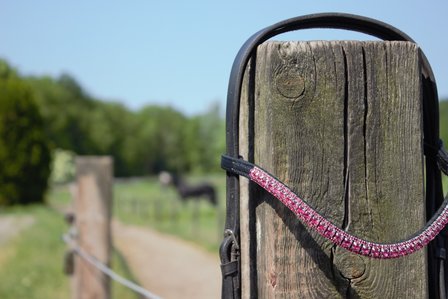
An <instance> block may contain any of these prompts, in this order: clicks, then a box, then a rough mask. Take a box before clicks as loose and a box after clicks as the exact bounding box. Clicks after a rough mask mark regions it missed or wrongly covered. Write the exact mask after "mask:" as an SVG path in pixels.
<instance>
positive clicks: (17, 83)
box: [0, 65, 51, 205]
mask: <svg viewBox="0 0 448 299" xmlns="http://www.w3.org/2000/svg"><path fill="white" fill-rule="evenodd" d="M0 66H1V67H0V165H1V167H0V205H15V204H29V203H36V202H43V201H44V194H45V191H46V189H47V186H48V177H49V174H50V167H49V165H50V160H51V156H50V149H49V145H48V138H47V137H46V135H45V132H44V127H43V121H42V118H41V115H40V113H39V110H38V108H37V106H36V104H35V103H34V99H33V96H32V93H31V91H30V89H29V88H28V87H27V85H26V84H25V83H24V82H23V81H22V80H20V78H18V77H17V76H16V75H15V74H14V73H12V72H11V71H5V70H7V69H6V68H5V67H4V65H0Z"/></svg>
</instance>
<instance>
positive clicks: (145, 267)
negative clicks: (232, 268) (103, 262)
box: [112, 221, 221, 299]
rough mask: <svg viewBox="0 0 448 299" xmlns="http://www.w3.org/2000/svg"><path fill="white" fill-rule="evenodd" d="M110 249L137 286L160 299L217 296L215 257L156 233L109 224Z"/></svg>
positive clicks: (217, 270) (217, 282) (216, 259)
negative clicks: (110, 227)
mask: <svg viewBox="0 0 448 299" xmlns="http://www.w3.org/2000/svg"><path fill="white" fill-rule="evenodd" d="M112 230H113V239H114V246H115V247H116V248H117V249H118V250H119V251H120V252H121V254H122V255H123V256H124V258H125V259H126V262H127V263H128V265H129V267H130V269H131V271H132V273H133V274H134V275H135V277H136V278H137V279H138V283H139V284H140V285H141V286H143V287H144V288H146V289H148V290H149V291H151V292H152V293H154V294H156V295H158V296H160V297H162V298H164V299H170V298H173V299H177V298H186V299H188V298H194V299H201V298H204V299H213V298H219V297H220V285H221V281H220V279H221V278H220V275H221V274H220V269H219V259H218V255H217V254H216V255H213V254H211V253H209V252H206V251H205V250H203V249H201V248H199V247H197V246H195V245H192V244H190V243H187V242H185V241H182V240H179V239H177V238H174V237H171V236H167V235H163V234H161V233H158V232H156V231H153V230H150V229H147V228H142V227H136V226H129V225H124V224H122V223H120V222H117V221H114V222H113V227H112Z"/></svg>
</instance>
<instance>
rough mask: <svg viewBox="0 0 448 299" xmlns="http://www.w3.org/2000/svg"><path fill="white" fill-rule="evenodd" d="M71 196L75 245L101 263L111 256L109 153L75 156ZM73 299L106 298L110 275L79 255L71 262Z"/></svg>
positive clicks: (111, 167)
mask: <svg viewBox="0 0 448 299" xmlns="http://www.w3.org/2000/svg"><path fill="white" fill-rule="evenodd" d="M76 180H77V186H78V187H77V196H76V200H75V213H76V228H77V232H78V237H77V241H78V245H79V246H80V247H81V248H82V249H84V250H85V251H86V252H87V253H88V254H90V255H92V256H93V257H95V258H96V259H97V260H99V261H100V262H101V263H103V264H106V265H110V260H111V231H110V219H111V207H112V185H113V160H112V158H111V157H78V158H77V159H76ZM75 285H76V289H77V290H76V293H77V294H76V299H108V298H110V279H109V277H108V276H106V275H104V274H103V273H102V272H100V271H99V270H98V269H96V268H94V267H93V266H92V265H90V264H89V263H87V262H86V261H85V260H83V259H82V258H81V257H79V256H77V257H76V262H75Z"/></svg>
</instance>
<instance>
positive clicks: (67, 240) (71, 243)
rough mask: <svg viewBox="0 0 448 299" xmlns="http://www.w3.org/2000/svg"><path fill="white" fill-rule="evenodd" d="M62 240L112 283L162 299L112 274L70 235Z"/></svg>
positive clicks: (147, 296) (149, 297)
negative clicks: (112, 281) (111, 280)
mask: <svg viewBox="0 0 448 299" xmlns="http://www.w3.org/2000/svg"><path fill="white" fill-rule="evenodd" d="M62 239H63V240H64V242H65V243H66V244H68V245H69V246H70V248H71V250H73V252H74V253H76V254H77V255H78V256H79V257H81V258H83V259H84V260H85V261H86V262H88V263H89V264H91V265H92V266H94V267H95V268H97V269H98V270H99V271H101V272H103V273H104V274H105V275H107V276H109V277H110V278H111V279H113V280H114V281H116V282H118V283H120V284H122V285H123V286H125V287H127V288H129V289H130V290H132V291H134V292H135V293H137V294H139V295H142V296H144V297H145V298H147V299H162V298H161V297H159V296H157V295H155V294H153V293H151V292H150V291H148V290H147V289H145V288H143V287H141V286H139V285H137V284H136V283H134V282H132V281H130V280H128V279H126V278H124V277H122V276H120V275H119V274H117V273H116V272H114V271H113V270H112V269H111V268H109V267H107V266H106V265H105V264H103V263H101V262H100V261H99V260H98V259H96V258H95V257H94V256H92V255H90V254H88V253H87V252H86V251H85V250H84V249H82V248H81V247H80V246H79V245H77V244H76V243H75V241H74V240H73V238H72V237H71V236H70V234H64V235H63V236H62Z"/></svg>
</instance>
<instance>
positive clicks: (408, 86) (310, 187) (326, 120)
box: [240, 41, 428, 298]
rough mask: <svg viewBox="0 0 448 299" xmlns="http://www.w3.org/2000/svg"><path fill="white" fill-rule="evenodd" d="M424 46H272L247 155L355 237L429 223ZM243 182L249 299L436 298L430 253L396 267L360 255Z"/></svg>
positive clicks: (391, 237)
mask: <svg viewBox="0 0 448 299" xmlns="http://www.w3.org/2000/svg"><path fill="white" fill-rule="evenodd" d="M418 51H419V50H418V47H417V46H416V45H415V44H413V43H408V42H357V41H353V42H344V41H341V42H268V43H265V44H262V45H261V46H259V47H258V49H257V56H256V62H255V64H254V66H255V78H256V80H255V83H254V84H255V90H257V92H256V96H255V100H254V109H252V110H251V109H247V107H249V105H250V104H249V103H248V97H247V96H246V97H245V98H243V103H242V107H246V108H242V109H241V114H240V119H241V123H247V121H246V120H248V119H253V127H252V128H249V129H248V128H247V127H245V126H242V127H241V129H240V138H241V139H240V140H241V143H240V144H241V145H242V144H244V143H245V144H246V146H241V145H240V152H242V153H243V156H246V157H247V156H250V155H253V159H254V161H255V163H256V164H259V165H261V166H262V167H263V168H265V169H266V170H268V171H269V172H271V173H274V174H276V175H277V176H278V177H279V178H280V179H281V180H282V181H283V182H286V183H287V184H288V185H289V186H292V187H293V190H294V191H296V192H297V193H299V194H300V195H301V196H302V197H303V198H304V199H306V200H307V201H308V202H309V203H310V204H311V205H312V206H313V207H315V208H316V209H317V211H318V212H320V213H321V214H322V215H325V217H328V218H329V219H332V221H333V222H334V223H335V224H337V225H338V226H340V227H342V228H344V229H346V230H347V231H348V232H350V233H353V234H355V235H358V236H361V237H363V238H365V239H368V240H373V241H379V242H392V241H398V240H399V239H400V238H405V237H407V236H409V235H411V234H412V233H414V232H415V231H417V230H418V229H419V228H421V227H422V226H423V224H424V222H425V208H424V188H423V156H422V125H421V124H422V117H421V115H422V105H421V84H420V66H419V52H418ZM246 82H247V81H246ZM246 95H247V93H246ZM243 97H244V92H243ZM251 113H253V114H252V115H251ZM248 130H249V131H251V132H248ZM249 136H253V139H252V140H251V138H250V137H249ZM244 140H246V141H245V142H244ZM248 140H249V143H251V142H252V144H248V142H247V141H248ZM249 149H254V152H253V153H249ZM241 184H242V188H241V193H242V195H241V196H242V199H241V202H242V203H241V219H242V227H241V240H242V244H241V247H242V266H241V267H242V273H243V276H242V279H243V281H242V288H243V292H242V293H243V297H244V298H248V297H250V296H252V297H253V296H254V294H256V296H258V297H259V298H426V297H427V292H428V290H427V268H426V267H427V266H426V255H425V251H421V252H418V253H416V254H414V255H411V256H408V257H404V258H400V259H394V260H375V259H371V258H367V257H362V256H358V255H355V254H352V253H349V252H348V251H346V250H344V249H340V248H336V247H335V246H333V245H332V243H330V242H329V241H326V240H325V239H323V238H322V237H320V236H319V235H318V234H317V233H315V231H312V230H308V229H307V228H306V227H304V226H303V225H302V224H301V223H300V222H299V221H298V220H297V219H296V217H295V216H294V215H293V214H292V213H291V212H290V211H289V210H288V209H287V208H286V207H284V206H283V205H282V204H281V203H280V202H278V201H277V200H273V198H272V197H271V196H270V195H268V194H267V193H266V192H260V190H259V189H258V188H252V187H250V186H248V184H247V181H246V180H241ZM249 201H251V202H252V203H251V205H252V206H251V208H254V209H255V212H254V213H251V212H250V211H249V206H248V204H247V203H248V202H249ZM248 216H250V217H252V219H248ZM243 219H244V221H243ZM245 257H246V258H245Z"/></svg>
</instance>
